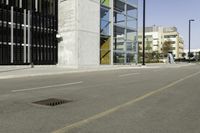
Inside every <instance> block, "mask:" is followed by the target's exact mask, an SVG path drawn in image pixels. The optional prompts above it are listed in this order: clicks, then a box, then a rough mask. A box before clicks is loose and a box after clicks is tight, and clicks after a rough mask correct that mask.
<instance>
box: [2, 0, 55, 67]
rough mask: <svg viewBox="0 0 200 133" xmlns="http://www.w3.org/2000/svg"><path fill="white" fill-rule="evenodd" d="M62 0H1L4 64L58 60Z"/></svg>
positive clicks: (39, 62)
mask: <svg viewBox="0 0 200 133" xmlns="http://www.w3.org/2000/svg"><path fill="white" fill-rule="evenodd" d="M57 31H58V0H0V65H12V64H13V65H16V64H20V65H21V64H30V63H33V64H41V65H43V64H57V62H58V52H57V50H58V43H57V39H56V35H57Z"/></svg>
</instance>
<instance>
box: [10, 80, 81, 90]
mask: <svg viewBox="0 0 200 133" xmlns="http://www.w3.org/2000/svg"><path fill="white" fill-rule="evenodd" d="M81 83H83V81H79V82H73V83H67V84H57V85H49V86H42V87H35V88H28V89H20V90H12V92H23V91H32V90H40V89H47V88H53V87H63V86H69V85H76V84H81Z"/></svg>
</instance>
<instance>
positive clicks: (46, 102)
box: [33, 98, 72, 106]
mask: <svg viewBox="0 0 200 133" xmlns="http://www.w3.org/2000/svg"><path fill="white" fill-rule="evenodd" d="M69 102H72V100H65V99H56V98H49V99H45V100H41V101H36V102H33V103H34V104H40V105H45V106H57V105H60V104H65V103H69Z"/></svg>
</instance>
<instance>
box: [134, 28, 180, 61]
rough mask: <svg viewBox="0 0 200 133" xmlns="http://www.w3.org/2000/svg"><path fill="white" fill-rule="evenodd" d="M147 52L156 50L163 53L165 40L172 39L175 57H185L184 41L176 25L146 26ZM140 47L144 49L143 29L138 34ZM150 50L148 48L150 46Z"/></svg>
mask: <svg viewBox="0 0 200 133" xmlns="http://www.w3.org/2000/svg"><path fill="white" fill-rule="evenodd" d="M145 30H146V33H145V36H146V43H145V44H146V52H147V51H150V52H156V53H160V54H162V53H163V51H162V47H163V44H164V42H165V41H171V43H172V46H171V47H172V50H171V51H170V52H172V54H173V55H174V58H175V59H179V58H183V56H182V54H183V53H184V41H183V38H182V37H181V36H180V34H179V33H178V31H177V28H176V27H161V26H152V27H146V29H145ZM138 43H139V48H140V50H142V30H139V35H138ZM148 47H149V48H150V50H148V49H149V48H148Z"/></svg>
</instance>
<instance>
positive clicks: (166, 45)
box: [162, 40, 172, 57]
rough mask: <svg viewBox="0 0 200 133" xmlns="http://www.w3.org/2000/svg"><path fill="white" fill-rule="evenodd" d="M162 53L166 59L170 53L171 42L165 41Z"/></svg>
mask: <svg viewBox="0 0 200 133" xmlns="http://www.w3.org/2000/svg"><path fill="white" fill-rule="evenodd" d="M162 52H163V54H164V56H165V57H167V54H168V53H169V52H172V41H170V40H168V41H165V42H164V43H163V45H162Z"/></svg>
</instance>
